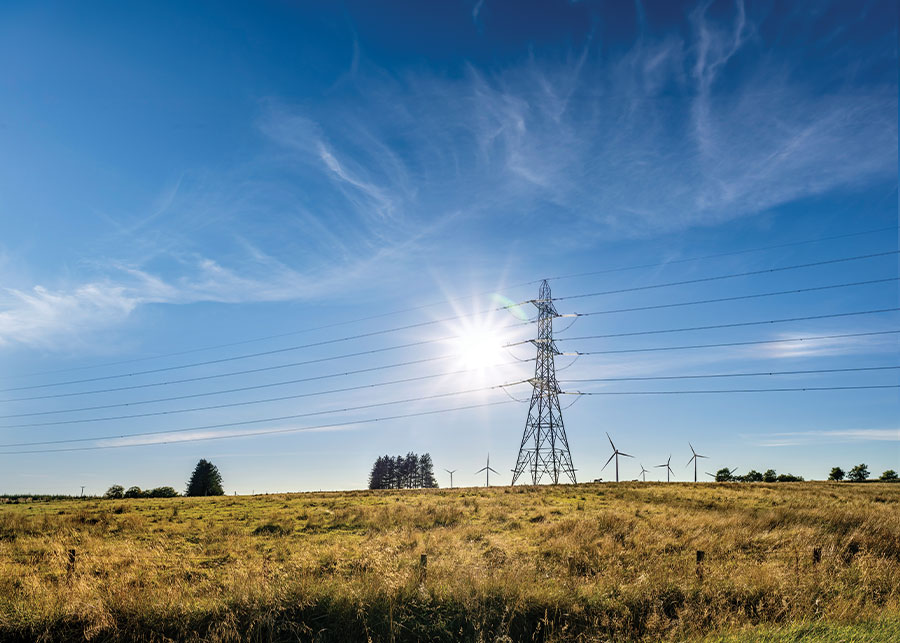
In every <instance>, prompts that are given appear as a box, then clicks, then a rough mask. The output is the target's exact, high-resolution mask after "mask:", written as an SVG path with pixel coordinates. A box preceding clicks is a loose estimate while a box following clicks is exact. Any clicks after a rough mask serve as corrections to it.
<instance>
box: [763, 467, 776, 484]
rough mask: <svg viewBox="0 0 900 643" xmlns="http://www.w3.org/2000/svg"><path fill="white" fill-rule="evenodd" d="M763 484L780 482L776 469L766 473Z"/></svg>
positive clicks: (768, 470)
mask: <svg viewBox="0 0 900 643" xmlns="http://www.w3.org/2000/svg"><path fill="white" fill-rule="evenodd" d="M762 481H763V482H778V476H777V475H776V473H775V469H767V470H766V472H765V473H764V474H763V476H762Z"/></svg>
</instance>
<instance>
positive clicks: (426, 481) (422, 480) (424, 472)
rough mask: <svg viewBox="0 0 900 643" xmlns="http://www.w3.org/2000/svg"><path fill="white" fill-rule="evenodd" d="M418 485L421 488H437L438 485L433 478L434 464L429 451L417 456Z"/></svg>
mask: <svg viewBox="0 0 900 643" xmlns="http://www.w3.org/2000/svg"><path fill="white" fill-rule="evenodd" d="M419 486H421V487H422V488H423V489H437V486H438V483H437V480H435V479H434V464H433V463H432V462H431V454H429V453H426V454H425V455H423V456H422V457H421V458H419Z"/></svg>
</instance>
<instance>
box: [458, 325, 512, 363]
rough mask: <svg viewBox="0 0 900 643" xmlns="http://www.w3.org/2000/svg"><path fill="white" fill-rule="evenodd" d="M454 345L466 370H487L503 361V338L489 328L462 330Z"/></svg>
mask: <svg viewBox="0 0 900 643" xmlns="http://www.w3.org/2000/svg"><path fill="white" fill-rule="evenodd" d="M454 345H455V350H456V352H457V355H458V356H459V360H460V362H461V363H462V366H463V368H465V369H466V370H473V371H480V370H485V369H488V368H492V367H494V366H497V365H499V364H500V363H501V362H502V361H503V338H502V337H501V336H500V334H499V333H498V332H497V331H496V330H494V329H492V328H489V327H467V328H462V329H460V330H459V334H458V336H457V337H456V340H455V341H454Z"/></svg>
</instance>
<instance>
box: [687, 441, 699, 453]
mask: <svg viewBox="0 0 900 643" xmlns="http://www.w3.org/2000/svg"><path fill="white" fill-rule="evenodd" d="M688 446H689V447H691V453H693V454H694V455H697V452H696V451H694V445H693V444H691V443H690V442H688Z"/></svg>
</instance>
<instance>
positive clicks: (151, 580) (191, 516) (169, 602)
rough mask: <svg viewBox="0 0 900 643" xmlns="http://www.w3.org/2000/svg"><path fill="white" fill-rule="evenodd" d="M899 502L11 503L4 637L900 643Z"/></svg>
mask: <svg viewBox="0 0 900 643" xmlns="http://www.w3.org/2000/svg"><path fill="white" fill-rule="evenodd" d="M898 501H900V485H889V484H864V485H854V484H840V483H810V482H806V483H779V484H771V485H768V484H712V483H710V484H676V483H673V484H664V483H646V484H642V483H623V484H610V483H606V484H586V485H579V486H560V487H555V488H551V487H544V488H532V487H516V488H505V487H496V488H492V489H477V488H469V489H454V490H428V491H421V490H419V491H387V492H384V491H378V492H367V491H360V492H347V493H311V494H291V495H269V496H255V497H220V498H201V499H192V498H175V499H159V500H152V499H142V500H131V501H121V500H108V501H105V500H54V501H49V502H25V503H19V504H3V505H0V640H3V641H10V640H11V641H15V640H29V641H30V640H45V641H57V640H81V639H89V640H96V641H113V640H115V641H133V640H144V641H165V640H196V641H233V640H253V641H270V640H298V639H299V640H316V641H318V640H321V641H345V640H373V641H390V640H423V641H425V640H428V641H451V640H468V641H485V642H500V641H521V640H528V641H530V640H543V641H570V640H571V641H657V640H670V641H680V640H698V641H705V642H712V641H722V642H726V641H727V642H737V641H773V642H774V641H778V642H781V641H799V640H804V641H805V640H809V641H891V640H900V581H898V579H900V504H898ZM814 548H818V549H819V550H820V552H821V554H820V562H818V563H814V560H813V550H814ZM69 550H74V551H75V562H74V565H73V564H72V563H71V562H70V559H69ZM698 550H701V551H703V552H704V553H703V561H702V562H701V563H700V564H699V565H698V563H697V551H698ZM423 555H424V556H425V559H424V560H423ZM423 563H424V564H423Z"/></svg>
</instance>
